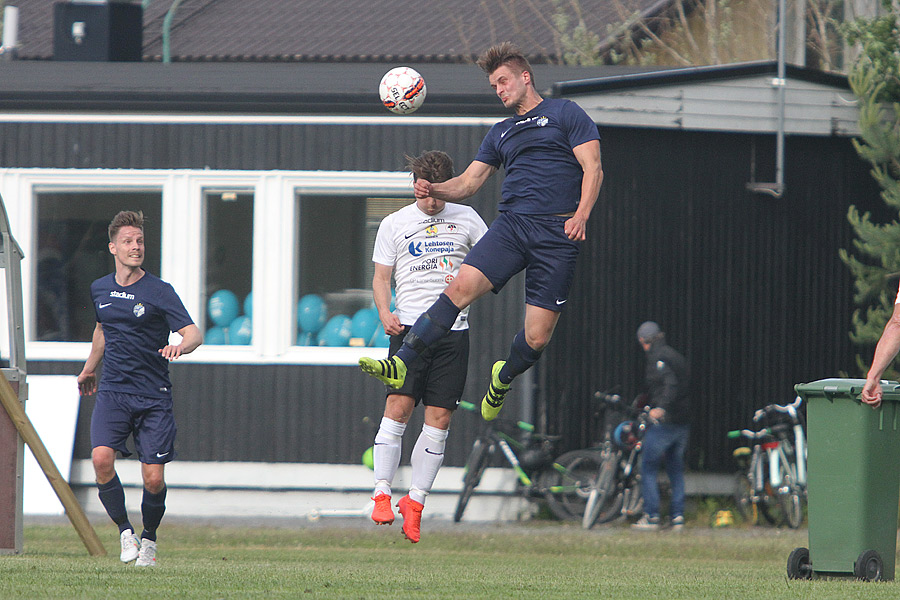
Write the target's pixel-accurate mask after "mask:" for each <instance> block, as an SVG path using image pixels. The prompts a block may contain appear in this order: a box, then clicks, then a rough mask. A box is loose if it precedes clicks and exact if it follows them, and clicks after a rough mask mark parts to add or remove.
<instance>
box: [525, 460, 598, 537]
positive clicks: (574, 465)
mask: <svg viewBox="0 0 900 600" xmlns="http://www.w3.org/2000/svg"><path fill="white" fill-rule="evenodd" d="M600 462H601V460H600V452H599V451H598V450H573V451H571V452H566V453H565V454H563V455H562V456H560V457H559V458H557V459H556V461H554V463H553V464H552V465H551V466H549V467H546V468H545V469H544V470H543V471H541V473H540V475H539V477H538V486H539V487H540V489H541V491H543V493H544V498H545V499H546V500H547V505H548V506H549V507H550V511H551V512H552V513H553V514H554V515H555V516H556V517H557V518H558V519H561V520H564V521H571V520H576V519H581V518H583V517H584V507H585V505H586V504H587V499H588V496H589V495H590V493H591V488H592V487H593V483H594V481H595V480H596V479H597V474H598V473H599V472H600Z"/></svg>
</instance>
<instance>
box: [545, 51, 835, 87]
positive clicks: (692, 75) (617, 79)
mask: <svg viewBox="0 0 900 600" xmlns="http://www.w3.org/2000/svg"><path fill="white" fill-rule="evenodd" d="M777 74H778V63H777V62H776V61H774V60H772V61H754V62H746V63H733V64H728V65H708V66H701V67H672V68H665V69H660V68H656V69H652V70H646V71H632V72H628V73H625V72H622V73H616V74H610V75H605V76H600V77H591V78H586V79H579V80H569V81H559V82H554V83H553V85H552V86H551V90H550V93H551V94H552V95H555V96H576V95H578V94H595V93H598V92H606V91H612V90H620V89H637V88H642V87H654V86H660V85H681V84H684V83H690V82H706V81H715V80H721V79H736V78H740V77H752V76H754V75H772V76H775V75H777ZM785 77H790V78H791V79H797V80H800V81H808V82H810V83H821V84H823V85H830V86H833V87H838V88H842V89H850V84H849V82H848V80H847V76H846V75H843V74H841V73H828V72H824V71H818V70H815V69H808V68H806V67H799V66H796V65H790V64H786V65H785Z"/></svg>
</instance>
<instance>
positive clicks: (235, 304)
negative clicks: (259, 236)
mask: <svg viewBox="0 0 900 600" xmlns="http://www.w3.org/2000/svg"><path fill="white" fill-rule="evenodd" d="M204 204H205V206H206V285H205V288H204V293H205V294H206V295H205V298H204V303H205V304H206V307H207V308H206V323H205V326H206V335H205V337H204V343H205V344H232V345H247V344H249V343H250V342H251V338H252V332H253V327H252V318H253V308H252V306H251V304H252V299H248V297H249V296H250V289H251V285H252V282H253V193H252V192H248V191H246V190H243V191H212V190H207V191H206V192H205V193H204Z"/></svg>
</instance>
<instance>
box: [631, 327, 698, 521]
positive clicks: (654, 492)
mask: <svg viewBox="0 0 900 600" xmlns="http://www.w3.org/2000/svg"><path fill="white" fill-rule="evenodd" d="M637 338H638V342H639V343H640V344H641V347H642V348H643V349H644V352H645V353H646V355H647V372H646V382H647V388H648V392H649V393H650V406H651V408H650V418H651V419H652V420H653V421H654V422H653V423H652V424H651V425H650V426H649V427H648V428H647V431H646V433H645V434H644V444H643V449H642V451H641V453H642V458H641V481H642V486H641V489H642V493H643V496H644V515H643V516H642V517H641V518H640V520H639V521H638V522H637V523H635V524H634V525H632V527H634V528H635V529H640V530H646V531H654V530H657V529H659V486H658V484H657V473H658V472H659V464H660V462H661V461H662V460H665V463H666V472H667V473H668V475H669V481H670V482H671V484H672V503H671V506H670V507H669V509H670V510H669V513H670V516H671V518H672V528H673V529H674V530H676V531H677V530H681V529H682V528H683V527H684V451H685V448H687V441H688V434H689V432H690V426H689V422H690V421H689V418H690V400H689V396H688V388H689V385H690V368H689V367H688V363H687V360H685V358H684V357H683V356H682V355H681V354H679V353H678V352H677V351H675V350H674V349H673V348H672V347H671V346H669V345H668V344H666V338H665V334H664V333H663V332H662V331H661V330H660V328H659V325H657V324H656V323H654V322H653V321H647V322H645V323H642V324H641V326H640V327H639V328H638V331H637Z"/></svg>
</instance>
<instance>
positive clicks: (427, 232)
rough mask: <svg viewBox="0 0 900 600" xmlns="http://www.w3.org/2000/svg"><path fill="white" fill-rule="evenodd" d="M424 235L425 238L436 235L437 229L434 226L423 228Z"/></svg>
mask: <svg viewBox="0 0 900 600" xmlns="http://www.w3.org/2000/svg"><path fill="white" fill-rule="evenodd" d="M425 235H427V236H433V235H437V227H436V226H434V225H429V226H428V227H426V228H425Z"/></svg>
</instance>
